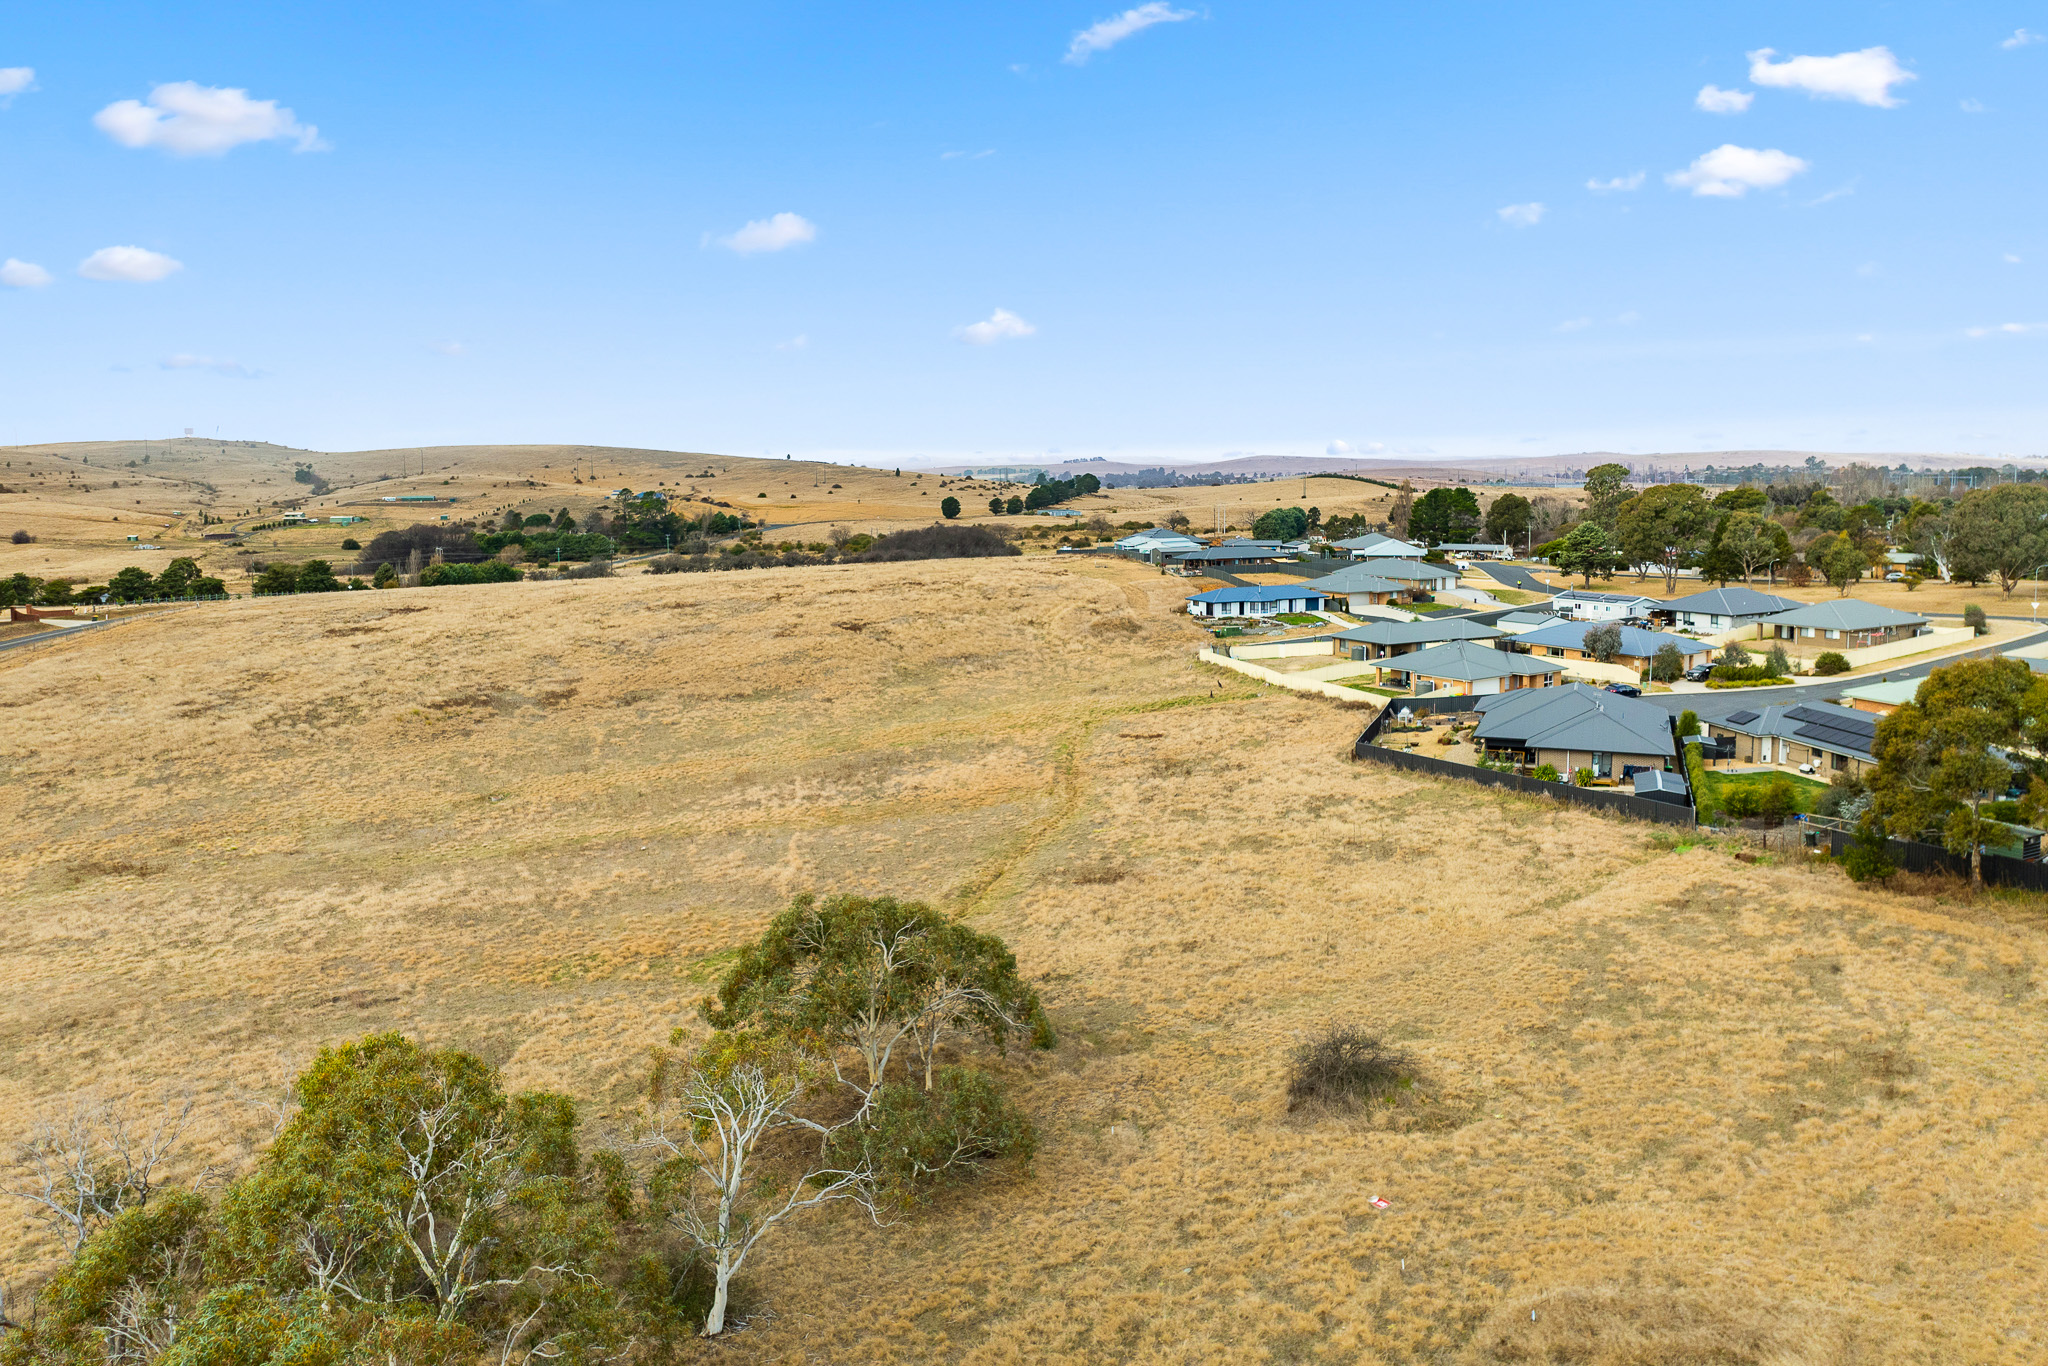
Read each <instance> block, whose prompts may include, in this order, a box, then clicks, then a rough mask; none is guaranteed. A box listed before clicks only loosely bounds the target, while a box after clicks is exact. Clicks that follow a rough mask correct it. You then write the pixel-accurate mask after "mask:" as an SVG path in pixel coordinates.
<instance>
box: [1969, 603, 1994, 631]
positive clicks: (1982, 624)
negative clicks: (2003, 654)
mask: <svg viewBox="0 0 2048 1366" xmlns="http://www.w3.org/2000/svg"><path fill="white" fill-rule="evenodd" d="M1963 625H1965V626H1967V627H1969V628H1970V629H1971V630H1972V631H1975V632H1976V633H1977V634H1978V635H1980V636H1981V635H1983V634H1984V633H1985V632H1986V631H1989V630H1990V629H1991V623H1990V622H1989V621H1987V620H1985V618H1984V609H1983V608H1981V607H1979V606H1978V605H1977V604H1976V603H1974V602H1973V603H1970V604H1969V605H1968V606H1966V607H1964V608H1963Z"/></svg>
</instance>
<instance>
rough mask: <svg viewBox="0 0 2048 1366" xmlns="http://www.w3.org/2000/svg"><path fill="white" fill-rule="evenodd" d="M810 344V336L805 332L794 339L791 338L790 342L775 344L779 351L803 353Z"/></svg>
mask: <svg viewBox="0 0 2048 1366" xmlns="http://www.w3.org/2000/svg"><path fill="white" fill-rule="evenodd" d="M810 344H811V338H810V334H808V333H805V332H799V333H797V334H796V335H795V336H794V337H791V338H790V339H789V340H788V341H781V342H777V343H775V349H776V350H777V351H801V350H803V349H804V348H805V347H807V346H809V345H810Z"/></svg>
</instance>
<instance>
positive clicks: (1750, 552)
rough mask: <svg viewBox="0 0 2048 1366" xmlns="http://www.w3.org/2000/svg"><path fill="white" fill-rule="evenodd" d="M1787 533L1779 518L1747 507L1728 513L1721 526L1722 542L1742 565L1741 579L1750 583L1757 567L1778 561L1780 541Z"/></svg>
mask: <svg viewBox="0 0 2048 1366" xmlns="http://www.w3.org/2000/svg"><path fill="white" fill-rule="evenodd" d="M1774 532H1775V533H1776V534H1775V535H1773V534H1772V533H1774ZM1784 535H1785V529H1784V528H1783V527H1781V526H1779V525H1778V524H1777V523H1776V522H1773V521H1771V520H1769V519H1768V518H1766V517H1764V516H1763V515H1762V514H1761V513H1758V512H1754V511H1750V510H1748V509H1744V510H1742V511H1738V512H1731V513H1729V514H1728V518H1727V521H1726V522H1724V523H1723V525H1722V527H1721V534H1720V542H1721V546H1722V548H1723V549H1724V550H1725V551H1726V552H1727V554H1728V557H1729V559H1730V560H1731V561H1733V562H1734V564H1735V565H1736V566H1738V567H1739V568H1740V569H1741V571H1742V581H1743V582H1744V583H1748V582H1749V581H1750V579H1751V577H1752V576H1754V575H1755V573H1756V571H1757V570H1759V569H1761V568H1763V566H1765V565H1766V564H1771V563H1773V562H1775V561H1776V559H1777V556H1778V542H1779V541H1780V540H1781V539H1782V538H1783V537H1784Z"/></svg>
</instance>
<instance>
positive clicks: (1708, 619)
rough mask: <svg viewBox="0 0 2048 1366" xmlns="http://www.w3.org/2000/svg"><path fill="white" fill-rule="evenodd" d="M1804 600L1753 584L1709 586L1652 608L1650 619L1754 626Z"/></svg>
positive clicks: (1711, 627) (1702, 627)
mask: <svg viewBox="0 0 2048 1366" xmlns="http://www.w3.org/2000/svg"><path fill="white" fill-rule="evenodd" d="M1803 605H1804V604H1802V603H1800V602H1798V601H1796V600H1794V599H1792V598H1781V597H1779V596H1777V595H1776V594H1774V593H1759V592H1757V591H1756V589H1754V588H1709V589H1708V590H1707V591H1706V592H1704V593H1694V594H1692V595H1691V596H1690V597H1684V598H1672V599H1671V600H1669V601H1668V602H1660V603H1658V604H1656V606H1654V607H1652V608H1651V609H1650V611H1651V614H1652V616H1651V619H1652V620H1654V621H1661V622H1662V623H1663V624H1664V625H1666V626H1676V627H1677V628H1678V629H1679V630H1681V631H1701V632H1710V631H1732V630H1734V629H1736V628H1737V627H1741V626H1751V625H1754V624H1755V623H1756V621H1757V620H1758V618H1760V617H1768V616H1771V615H1772V614H1774V613H1777V612H1789V611H1791V610H1792V609H1794V608H1796V607H1800V606H1803Z"/></svg>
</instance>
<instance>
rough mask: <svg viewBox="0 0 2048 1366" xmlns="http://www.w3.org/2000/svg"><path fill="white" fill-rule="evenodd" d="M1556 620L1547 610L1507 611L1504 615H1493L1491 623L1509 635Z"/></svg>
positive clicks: (1546, 624)
mask: <svg viewBox="0 0 2048 1366" xmlns="http://www.w3.org/2000/svg"><path fill="white" fill-rule="evenodd" d="M1556 620H1557V618H1556V617H1554V616H1552V615H1550V613H1548V612H1509V613H1507V614H1506V615H1505V616H1499V617H1495V618H1494V619H1493V624H1494V625H1495V626H1498V627H1500V629H1501V630H1503V631H1505V632H1506V633H1507V634H1509V635H1511V636H1518V635H1520V634H1522V633H1523V632H1524V631H1533V630H1535V629H1536V628H1537V627H1539V626H1548V625H1550V624H1551V623H1552V622H1554V621H1556Z"/></svg>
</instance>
